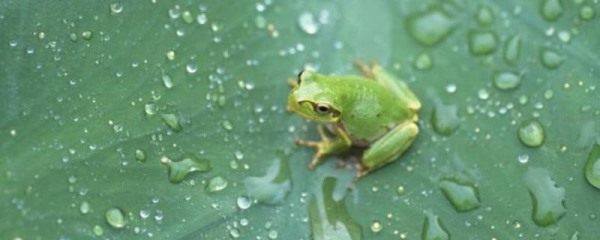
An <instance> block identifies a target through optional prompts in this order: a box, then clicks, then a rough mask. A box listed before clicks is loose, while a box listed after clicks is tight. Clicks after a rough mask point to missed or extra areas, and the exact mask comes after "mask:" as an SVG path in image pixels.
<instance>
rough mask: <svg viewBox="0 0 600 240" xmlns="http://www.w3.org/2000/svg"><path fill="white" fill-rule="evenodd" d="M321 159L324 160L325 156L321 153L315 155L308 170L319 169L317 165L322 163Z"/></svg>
mask: <svg viewBox="0 0 600 240" xmlns="http://www.w3.org/2000/svg"><path fill="white" fill-rule="evenodd" d="M321 158H323V154H322V153H321V152H317V153H316V154H315V156H314V157H313V159H312V160H311V161H310V163H309V164H308V168H309V169H310V170H315V168H316V167H317V165H319V162H321Z"/></svg>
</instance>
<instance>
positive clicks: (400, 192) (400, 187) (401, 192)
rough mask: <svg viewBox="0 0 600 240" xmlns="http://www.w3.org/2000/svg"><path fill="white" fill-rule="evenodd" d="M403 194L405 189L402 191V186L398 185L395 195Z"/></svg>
mask: <svg viewBox="0 0 600 240" xmlns="http://www.w3.org/2000/svg"><path fill="white" fill-rule="evenodd" d="M404 192H406V189H404V186H402V185H400V186H398V187H397V188H396V193H397V194H398V195H402V194H404Z"/></svg>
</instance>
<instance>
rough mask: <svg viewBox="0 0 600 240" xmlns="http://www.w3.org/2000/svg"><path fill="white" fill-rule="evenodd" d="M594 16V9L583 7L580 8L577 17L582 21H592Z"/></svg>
mask: <svg viewBox="0 0 600 240" xmlns="http://www.w3.org/2000/svg"><path fill="white" fill-rule="evenodd" d="M595 16H596V11H595V10H594V8H592V7H590V6H587V5H586V6H583V7H581V9H580V10H579V17H580V18H581V19H583V20H586V21H589V20H592V19H594V17H595Z"/></svg>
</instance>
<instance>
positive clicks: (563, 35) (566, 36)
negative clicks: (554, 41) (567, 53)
mask: <svg viewBox="0 0 600 240" xmlns="http://www.w3.org/2000/svg"><path fill="white" fill-rule="evenodd" d="M558 39H560V40H561V41H562V42H564V43H568V42H569V41H571V33H569V32H568V31H560V32H559V33H558Z"/></svg>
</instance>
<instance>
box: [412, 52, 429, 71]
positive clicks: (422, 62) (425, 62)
mask: <svg viewBox="0 0 600 240" xmlns="http://www.w3.org/2000/svg"><path fill="white" fill-rule="evenodd" d="M413 64H414V65H415V67H416V68H417V69H419V70H427V69H430V68H431V66H432V65H433V59H432V58H431V55H429V53H421V54H419V56H417V58H416V59H415V61H414V63H413Z"/></svg>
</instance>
